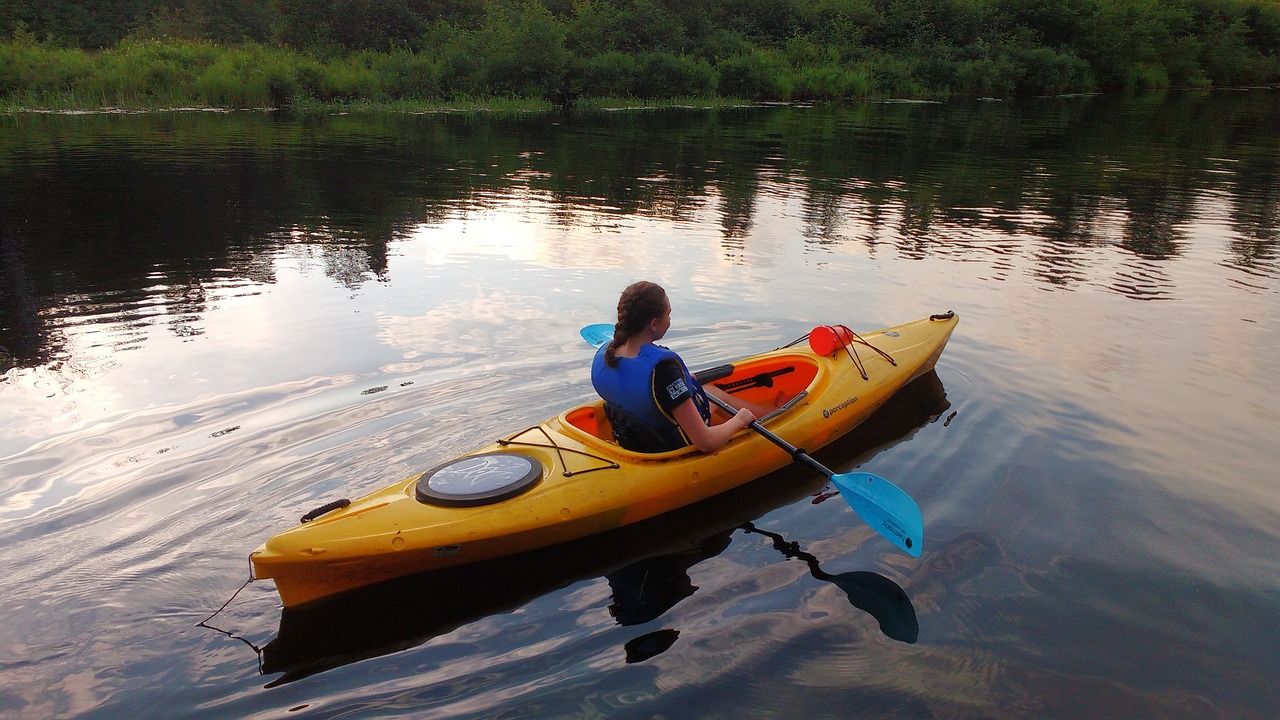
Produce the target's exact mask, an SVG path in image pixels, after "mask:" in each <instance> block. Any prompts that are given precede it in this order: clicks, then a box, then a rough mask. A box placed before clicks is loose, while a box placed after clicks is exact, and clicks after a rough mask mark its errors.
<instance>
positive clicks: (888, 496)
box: [579, 323, 924, 557]
mask: <svg viewBox="0 0 1280 720" xmlns="http://www.w3.org/2000/svg"><path fill="white" fill-rule="evenodd" d="M579 332H580V334H581V335H582V339H583V340H586V341H587V342H588V343H590V344H591V345H592V346H593V347H600V346H601V345H604V344H605V343H607V342H609V341H611V340H613V326H612V325H609V324H607V323H597V324H595V325H588V326H586V327H584V328H582V330H581V331H579ZM707 398H708V399H709V400H711V402H713V403H715V404H716V405H718V406H719V407H720V408H721V409H722V410H724V411H725V412H727V413H729V414H731V415H732V414H734V413H736V412H737V410H735V409H734V408H733V406H731V405H729V404H728V403H726V402H725V401H723V400H721V399H720V398H718V397H716V396H715V395H712V394H711V393H707ZM750 428H751V429H752V430H754V431H756V432H757V433H759V434H761V435H763V436H764V437H765V439H767V440H769V441H770V442H772V443H773V444H774V445H777V446H778V447H780V448H782V449H783V450H785V451H786V452H787V454H788V455H790V456H791V459H792V460H795V461H796V462H802V463H804V464H806V465H808V466H809V467H811V468H813V469H814V470H817V471H818V472H820V473H822V474H823V475H824V476H825V477H826V478H827V480H829V481H831V484H833V485H835V486H836V489H837V490H839V491H840V496H841V497H843V498H844V499H845V502H847V503H849V506H850V507H852V508H853V511H854V512H855V513H857V514H858V517H861V518H862V519H863V521H864V522H866V523H867V524H868V525H870V526H871V528H872V529H873V530H875V531H876V532H878V533H880V534H881V535H883V536H884V537H885V538H886V539H888V540H889V542H892V543H893V544H894V545H897V546H898V547H899V548H901V549H902V551H903V552H905V553H907V554H908V555H910V556H911V557H920V553H921V551H922V550H923V549H924V516H923V515H921V513H920V506H919V505H917V504H916V501H915V500H912V499H911V496H910V495H908V494H907V493H906V491H904V490H903V489H902V488H900V487H898V486H897V485H894V484H893V483H891V482H889V481H888V480H885V479H884V478H882V477H880V476H879V475H873V474H871V473H865V472H852V473H840V474H836V473H834V472H832V471H831V470H829V469H828V468H827V467H826V466H825V465H823V464H822V463H820V462H818V461H817V460H814V459H813V457H812V456H810V455H809V453H807V452H805V451H804V450H801V449H799V448H797V447H795V446H793V445H792V444H791V443H789V442H787V441H786V440H783V439H782V438H780V437H778V436H777V435H775V434H773V433H772V432H770V431H769V430H768V429H766V428H765V426H763V425H761V424H760V423H759V422H757V421H753V422H752V423H751V425H750Z"/></svg>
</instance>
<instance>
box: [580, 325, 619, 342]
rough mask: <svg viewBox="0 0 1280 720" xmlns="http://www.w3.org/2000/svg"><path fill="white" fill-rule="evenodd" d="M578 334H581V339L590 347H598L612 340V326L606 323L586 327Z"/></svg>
mask: <svg viewBox="0 0 1280 720" xmlns="http://www.w3.org/2000/svg"><path fill="white" fill-rule="evenodd" d="M579 332H581V333H582V339H583V340H586V341H587V342H588V343H590V344H591V346H592V347H600V346H601V345H604V344H605V343H607V342H609V341H610V340H613V326H612V325H609V324H607V323H597V324H595V325H588V326H586V327H584V328H582V330H580V331H579Z"/></svg>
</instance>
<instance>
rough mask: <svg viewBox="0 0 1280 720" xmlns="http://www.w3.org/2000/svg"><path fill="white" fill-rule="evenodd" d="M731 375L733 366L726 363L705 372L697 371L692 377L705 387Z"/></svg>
mask: <svg viewBox="0 0 1280 720" xmlns="http://www.w3.org/2000/svg"><path fill="white" fill-rule="evenodd" d="M732 374H733V365H732V364H729V363H726V364H724V365H717V366H715V367H713V368H707V369H706V370H699V371H698V372H696V373H694V374H693V376H694V377H695V378H697V380H698V382H700V383H702V384H703V385H706V384H707V383H709V382H715V381H716V380H719V379H721V378H727V377H729V376H730V375H732Z"/></svg>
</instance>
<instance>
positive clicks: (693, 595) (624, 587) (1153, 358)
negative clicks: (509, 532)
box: [0, 90, 1280, 720]
mask: <svg viewBox="0 0 1280 720" xmlns="http://www.w3.org/2000/svg"><path fill="white" fill-rule="evenodd" d="M1277 127H1280V91H1276V90H1248V91H1237V92H1217V93H1212V94H1210V93H1204V94H1180V93H1171V94H1167V95H1158V96H1149V97H1148V96H1144V97H1135V98H1108V97H1098V96H1090V97H1066V98H1053V99H1037V100H1026V101H1021V102H1017V103H1007V102H956V103H949V104H919V103H866V104H855V105H849V106H844V107H765V108H741V109H731V110H716V111H700V110H670V111H651V112H646V111H634V112H618V113H601V114H597V115H577V116H568V117H563V116H559V115H547V116H532V117H510V116H485V115H473V116H461V115H422V116H414V115H389V116H380V117H373V118H369V117H357V116H332V117H291V116H288V115H283V114H271V113H235V114H224V113H202V112H172V113H156V114H149V115H101V114H99V115H74V116H68V115H36V114H22V115H4V116H0V330H2V333H3V334H2V335H0V346H3V350H2V351H0V371H3V376H2V380H3V381H2V382H0V578H2V579H0V597H3V598H4V600H3V603H4V611H3V613H2V614H0V649H2V650H3V657H2V658H0V716H3V717H5V718H10V717H12V718H55V717H58V718H71V717H75V718H118V717H130V718H149V717H156V718H170V717H183V718H283V717H299V718H339V717H340V718H454V717H456V718H513V717H538V718H551V717H555V718H595V717H609V718H615V717H618V718H686V717H697V718H734V719H735V720H736V719H738V718H749V717H761V718H764V717H796V718H842V719H847V718H851V717H876V718H886V717H891V718H1027V717H1035V718H1082V717H1124V718H1197V719H1200V718H1248V719H1252V718H1260V719H1267V720H1270V719H1272V718H1275V717H1280V694H1278V693H1277V692H1276V687H1277V682H1278V681H1280V640H1278V639H1277V637H1278V636H1277V627H1280V471H1278V470H1277V467H1280V450H1277V440H1276V437H1277V430H1280V390H1278V389H1277V380H1280V352H1277V349H1278V348H1280V333H1277V327H1278V326H1280V133H1277V132H1276V128H1277ZM640 278H648V279H653V280H657V281H659V282H661V283H663V284H664V285H665V286H666V288H667V289H668V291H669V293H670V295H671V299H672V302H673V305H674V309H675V310H674V313H673V323H674V327H673V329H672V331H671V333H670V334H669V335H668V337H667V340H668V341H669V344H670V345H671V346H672V347H673V348H674V349H676V350H677V351H679V352H681V353H682V354H683V355H684V356H685V357H686V359H688V360H689V361H690V364H691V365H693V366H695V367H705V366H709V365H712V364H715V363H717V362H718V361H722V360H725V359H729V358H732V357H739V356H743V355H747V354H750V353H752V352H755V351H757V350H763V349H768V348H773V347H777V346H779V345H782V344H785V343H787V342H789V341H791V340H793V339H795V338H797V337H799V336H801V335H803V334H804V333H805V332H807V331H808V330H809V329H810V328H811V327H813V326H814V325H818V324H826V323H833V322H842V323H845V324H847V325H850V326H851V327H853V328H854V329H857V330H871V329H875V328H878V327H883V326H885V325H890V324H897V323H900V322H906V321H908V320H913V319H917V318H920V317H924V316H926V315H928V314H930V313H934V312H940V311H944V310H948V309H951V310H955V311H956V312H958V313H959V314H960V317H961V322H960V325H959V327H958V329H957V331H956V334H955V335H954V336H953V338H952V340H951V343H950V345H949V347H948V349H947V351H946V353H945V354H944V355H943V356H942V360H941V362H940V363H939V365H938V368H937V370H936V372H935V373H934V374H931V375H928V376H926V377H924V378H921V379H920V380H919V381H918V382H917V383H915V384H913V385H912V386H911V387H910V388H908V389H907V390H906V391H904V392H903V393H902V394H901V396H900V397H899V398H898V399H896V400H895V401H894V402H893V403H891V404H890V405H889V406H886V407H885V408H884V409H883V410H882V411H881V412H880V413H879V414H878V415H877V416H875V417H873V418H872V420H871V421H869V422H868V423H867V424H865V425H863V426H862V427H861V428H859V429H858V430H856V431H855V432H854V433H853V434H851V435H850V436H848V437H846V438H844V439H843V440H842V441H840V442H839V443H837V444H835V445H833V446H830V447H828V448H827V449H825V450H824V451H823V452H821V453H819V455H818V457H819V459H821V460H823V461H824V462H826V463H827V464H828V465H830V466H831V467H833V468H835V469H836V470H837V471H845V470H851V469H853V468H858V469H861V470H864V471H868V472H874V473H877V474H880V475H883V476H885V477H887V478H889V479H891V480H893V481H894V482H896V483H897V484H898V485H900V486H901V487H902V488H903V489H905V490H906V491H907V492H909V493H910V494H911V495H912V496H913V497H914V498H915V499H916V500H917V501H918V502H919V504H920V506H921V508H922V510H923V512H924V518H925V548H924V554H923V556H922V557H921V558H919V559H918V560H917V559H912V558H910V557H908V556H906V555H904V554H902V553H899V552H896V551H895V550H894V549H893V548H892V546H890V545H889V544H888V543H887V542H885V541H884V540H883V539H881V538H880V537H879V536H878V535H876V534H875V533H874V532H873V531H872V530H870V529H869V528H867V527H866V526H865V525H864V524H863V523H862V522H861V521H859V520H858V518H857V516H855V515H854V514H853V513H852V512H851V511H850V509H849V507H848V506H847V505H845V504H844V503H842V502H841V501H840V499H839V498H838V497H836V498H831V497H830V496H829V495H828V494H827V493H828V492H829V490H830V488H829V487H827V486H826V485H825V483H824V481H823V479H822V478H821V477H818V476H815V474H814V473H812V472H811V471H806V470H805V469H804V468H801V467H792V468H788V469H787V470H784V471H782V472H779V473H777V474H775V475H771V476H768V477H766V478H763V479H762V480H760V481H757V482H753V483H750V484H748V485H746V486H745V487H744V488H742V489H741V490H739V491H736V492H734V493H731V494H730V495H727V496H724V497H720V498H716V499H714V500H712V501H709V502H707V503H704V504H703V505H700V506H696V507H693V508H690V509H688V510H687V511H682V512H680V513H676V514H673V515H671V516H667V517H663V518H660V519H658V520H657V521H653V522H650V523H646V524H642V525H640V526H636V527H633V528H631V529H629V530H627V531H625V532H620V533H617V534H615V535H614V536H610V537H607V538H603V539H599V540H597V541H593V542H586V543H577V544H574V545H571V546H566V547H559V548H553V549H552V550H550V551H546V552H542V553H539V554H537V555H534V556H530V557H525V558H519V559H517V560H516V561H513V562H508V563H501V564H495V565H494V566H491V567H486V568H482V569H480V570H479V571H475V570H472V571H460V572H454V573H449V574H445V575H442V576H435V577H432V576H428V577H419V578H411V579H409V580H407V581H404V582H400V583H394V584H392V585H389V586H387V587H384V588H378V589H376V590H374V591H370V592H366V593H361V594H359V595H357V596H355V597H353V598H350V599H348V600H346V601H344V602H342V603H334V604H331V605H329V606H322V607H321V608H319V609H316V610H312V611H302V612H299V611H289V612H282V610H281V607H280V603H279V599H278V597H277V596H276V594H275V590H274V587H273V585H272V584H271V582H270V581H258V582H254V583H251V584H249V585H248V586H247V587H246V588H244V589H243V590H242V591H241V592H239V593H238V594H235V593H236V591H237V589H239V588H240V587H241V585H242V584H243V583H244V582H245V581H246V580H247V578H248V574H249V563H248V559H247V558H248V555H249V553H250V552H251V551H253V549H254V548H256V547H257V546H258V545H259V544H260V543H261V542H262V541H263V540H265V539H266V538H267V537H269V536H270V535H272V534H274V533H275V532H277V531H279V530H281V529H284V528H286V527H289V526H290V525H293V524H295V523H296V522H297V519H298V517H299V515H301V514H302V513H304V512H306V511H307V510H310V509H311V508H314V507H316V506H317V505H320V504H322V503H324V502H327V501H328V500H331V499H334V498H335V497H344V496H345V497H356V496H358V495H361V494H364V493H366V492H369V491H372V490H374V489H377V488H379V487H382V486H384V485H387V484H390V483H391V482H393V481H396V480H399V479H402V478H404V477H408V476H410V475H412V474H414V473H416V472H420V471H422V470H424V469H426V468H427V467H430V466H432V465H434V464H436V463H438V462H441V461H444V460H447V459H449V458H452V457H454V456H456V455H458V454H460V453H462V452H466V451H468V450H471V449H473V448H475V447H478V446H480V445H482V444H484V443H486V442H488V441H490V440H492V439H494V438H497V437H499V436H501V435H506V434H509V433H511V432H514V431H516V430H519V429H521V428H523V427H527V426H528V425H531V424H534V423H536V422H537V421H539V420H542V419H544V418H546V417H548V416H550V415H552V414H554V413H557V412H559V411H560V410H562V409H563V408H565V407H567V406H569V405H570V404H572V403H575V402H578V401H581V400H584V399H587V398H589V397H591V394H592V393H591V388H590V384H589V381H588V364H589V358H590V350H589V349H588V348H586V346H585V345H583V344H582V342H581V341H580V340H579V338H578V335H577V330H578V328H580V327H581V326H583V325H587V324H590V323H595V322H602V321H608V320H610V319H611V314H612V312H613V307H614V303H615V302H616V299H617V293H618V292H619V291H620V290H621V288H622V287H623V286H625V285H626V284H628V283H629V282H631V281H633V280H636V279H640ZM233 594H234V599H233V600H232V601H231V602H230V604H229V605H227V607H226V608H225V609H223V610H222V611H221V612H220V613H218V614H217V615H216V617H214V618H213V619H211V620H210V621H209V622H208V623H207V626H202V625H201V621H202V620H205V619H206V618H207V617H208V616H209V615H210V614H212V613H214V612H215V611H217V610H218V609H219V608H220V607H221V606H222V605H223V603H224V602H227V600H228V599H230V598H232V596H233ZM210 626H211V627H210Z"/></svg>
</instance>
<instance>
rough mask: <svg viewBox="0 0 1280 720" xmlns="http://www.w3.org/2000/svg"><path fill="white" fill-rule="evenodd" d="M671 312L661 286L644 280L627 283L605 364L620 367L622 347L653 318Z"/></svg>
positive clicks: (619, 305) (664, 291)
mask: <svg viewBox="0 0 1280 720" xmlns="http://www.w3.org/2000/svg"><path fill="white" fill-rule="evenodd" d="M666 312H667V291H666V290H663V289H662V286H661V285H658V284H657V283H651V282H649V281H648V280H641V281H640V282H637V283H632V284H631V285H628V286H627V289H626V290H623V291H622V297H620V298H618V322H617V323H616V324H615V325H614V326H613V341H612V342H610V343H609V347H608V348H606V349H605V351H604V363H605V365H608V366H609V367H611V368H614V367H617V366H618V354H617V350H618V348H620V347H622V346H623V345H626V344H627V341H628V340H630V339H631V337H632V336H633V335H635V334H637V333H639V332H640V331H641V330H644V328H645V326H646V325H648V324H649V322H650V321H652V320H655V319H657V318H660V317H662V316H663V315H664V314H665V313H666Z"/></svg>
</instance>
